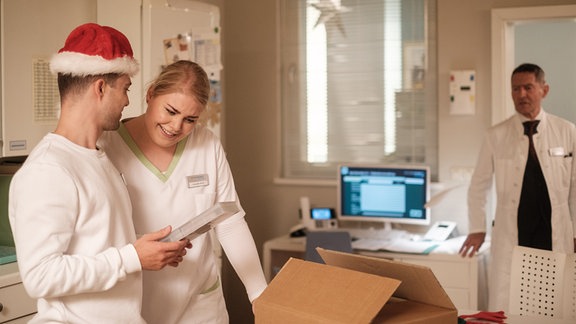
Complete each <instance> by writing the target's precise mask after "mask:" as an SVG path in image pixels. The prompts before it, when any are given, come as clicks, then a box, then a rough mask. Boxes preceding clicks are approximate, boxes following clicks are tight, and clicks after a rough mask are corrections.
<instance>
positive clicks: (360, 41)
mask: <svg viewBox="0 0 576 324" xmlns="http://www.w3.org/2000/svg"><path fill="white" fill-rule="evenodd" d="M435 10H436V3H435V0H362V1H360V0H355V1H352V0H351V1H346V0H342V1H340V0H280V21H281V28H280V36H281V37H280V53H281V64H282V77H281V109H282V114H281V121H282V123H281V124H282V160H281V161H282V167H281V170H282V171H281V172H282V175H281V176H282V178H288V179H290V178H292V179H334V178H335V177H336V166H337V165H338V164H339V163H351V162H360V163H387V164H400V165H404V164H416V165H418V164H420V165H428V166H430V168H431V170H432V175H433V177H435V176H436V175H437V169H438V167H437V164H438V162H437V161H438V158H437V152H438V144H437V137H438V136H437V127H438V126H437V125H438V122H437V98H436V96H437V89H436V79H437V78H436V57H435V55H436V48H435V46H436V41H435V37H436V36H435V35H436V31H435V20H436V12H435Z"/></svg>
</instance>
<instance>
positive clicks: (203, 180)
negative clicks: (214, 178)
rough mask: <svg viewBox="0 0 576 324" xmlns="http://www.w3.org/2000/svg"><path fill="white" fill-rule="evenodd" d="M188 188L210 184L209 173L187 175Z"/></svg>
mask: <svg viewBox="0 0 576 324" xmlns="http://www.w3.org/2000/svg"><path fill="white" fill-rule="evenodd" d="M186 181H187V182H188V188H196V187H204V186H207V185H208V175H207V174H196V175H191V176H187V177H186Z"/></svg>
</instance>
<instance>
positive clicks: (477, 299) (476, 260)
mask: <svg viewBox="0 0 576 324" xmlns="http://www.w3.org/2000/svg"><path fill="white" fill-rule="evenodd" d="M305 250H306V238H305V237H299V238H291V237H289V236H282V237H278V238H275V239H272V240H269V241H266V242H265V243H264V251H263V254H264V257H263V263H264V265H263V267H264V274H265V276H266V279H267V280H268V281H270V280H272V278H273V277H274V275H275V274H276V273H278V271H279V270H280V268H282V266H283V265H284V263H286V261H288V259H289V258H291V257H295V258H299V259H304V254H305ZM355 252H356V253H358V254H362V255H368V256H373V257H378V258H385V259H390V260H395V261H402V262H407V263H412V264H418V265H423V266H427V267H429V268H430V269H431V270H432V271H433V272H434V274H435V275H436V278H437V279H438V281H439V282H440V284H441V285H442V287H443V288H444V290H445V291H446V293H447V294H448V296H450V299H451V300H452V302H453V303H454V305H455V306H456V308H458V309H486V306H487V282H486V270H485V268H486V267H485V258H486V253H482V254H480V255H478V256H475V257H472V258H462V257H461V256H459V255H455V254H429V255H418V254H404V253H391V252H370V251H360V250H357V251H355Z"/></svg>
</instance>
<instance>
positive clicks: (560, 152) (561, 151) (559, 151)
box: [548, 147, 566, 156]
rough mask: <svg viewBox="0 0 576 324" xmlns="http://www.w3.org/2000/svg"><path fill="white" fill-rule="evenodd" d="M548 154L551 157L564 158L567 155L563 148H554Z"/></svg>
mask: <svg viewBox="0 0 576 324" xmlns="http://www.w3.org/2000/svg"><path fill="white" fill-rule="evenodd" d="M548 153H549V154H550V156H564V155H565V154H566V153H565V152H564V148H563V147H552V148H550V149H549V150H548Z"/></svg>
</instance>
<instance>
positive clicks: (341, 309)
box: [254, 258, 400, 323]
mask: <svg viewBox="0 0 576 324" xmlns="http://www.w3.org/2000/svg"><path fill="white" fill-rule="evenodd" d="M399 285H400V281H399V280H396V279H392V278H384V277H381V276H376V275H372V274H368V273H362V272H357V271H351V270H348V269H344V268H339V267H334V266H329V265H324V264H319V263H314V262H307V261H303V260H299V259H295V258H291V259H290V260H288V262H287V263H286V264H285V265H284V266H283V267H282V269H281V270H280V272H279V273H278V274H277V275H276V276H275V277H274V279H273V280H272V281H271V282H270V284H269V285H268V287H267V288H266V289H265V290H264V292H263V293H262V295H260V297H258V298H257V299H256V300H255V301H254V312H255V316H256V318H260V319H263V318H264V319H266V318H269V317H270V315H269V314H277V315H278V314H283V316H282V317H283V320H282V322H283V323H287V322H290V321H291V320H293V321H299V322H302V321H308V322H310V321H312V322H314V321H317V322H319V323H320V322H321V323H369V322H370V321H371V320H372V319H374V318H375V317H376V315H377V314H378V312H379V311H380V310H381V309H382V307H383V306H384V305H385V304H386V302H387V301H388V300H389V299H390V298H391V296H392V294H393V292H394V291H395V290H396V289H397V288H398V286H399ZM286 316H289V317H290V318H286ZM275 319H276V320H278V317H275ZM263 322H267V321H263ZM272 322H274V321H272Z"/></svg>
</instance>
